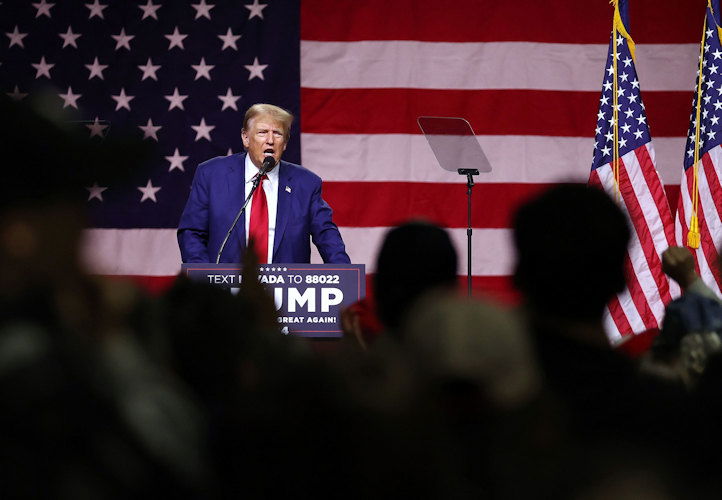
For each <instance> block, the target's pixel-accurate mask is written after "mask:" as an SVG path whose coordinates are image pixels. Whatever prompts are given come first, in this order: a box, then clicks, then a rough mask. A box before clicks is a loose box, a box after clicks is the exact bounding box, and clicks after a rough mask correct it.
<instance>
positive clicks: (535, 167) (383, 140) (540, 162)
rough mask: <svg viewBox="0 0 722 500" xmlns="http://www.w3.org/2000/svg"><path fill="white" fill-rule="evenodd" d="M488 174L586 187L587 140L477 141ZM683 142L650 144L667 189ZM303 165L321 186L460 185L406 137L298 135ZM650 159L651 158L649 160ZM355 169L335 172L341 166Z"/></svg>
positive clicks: (421, 143) (416, 140)
mask: <svg viewBox="0 0 722 500" xmlns="http://www.w3.org/2000/svg"><path fill="white" fill-rule="evenodd" d="M477 139H478V141H479V145H480V146H481V147H482V149H483V150H484V153H485V154H486V157H487V158H488V159H489V163H490V164H491V167H492V171H491V172H489V173H484V174H482V175H480V176H479V177H477V181H478V182H499V183H502V182H510V183H511V182H514V183H515V182H520V183H550V182H558V181H560V180H564V181H570V182H580V183H585V182H586V181H587V179H588V178H589V165H590V160H589V156H590V155H589V152H590V151H591V150H592V147H593V144H594V141H593V139H590V138H588V137H553V136H549V137H545V136H534V135H521V136H520V135H498V136H491V135H480V136H477ZM685 140H686V138H684V137H663V138H659V139H657V138H655V139H654V147H655V148H656V149H657V152H658V153H659V154H658V155H657V156H658V157H659V162H658V164H657V169H658V171H659V173H660V176H661V177H662V179H663V180H664V181H665V184H667V185H675V184H679V151H680V150H681V149H682V148H684V142H685ZM301 145H302V146H301V147H302V155H303V164H304V166H305V167H307V168H309V169H311V170H313V171H314V172H315V173H316V174H318V175H320V176H321V178H322V179H323V180H324V181H361V182H369V181H378V182H383V181H392V182H393V181H396V182H404V181H410V182H448V183H457V182H459V176H458V175H457V174H456V173H454V172H448V171H446V170H443V169H442V168H441V167H440V166H439V163H438V162H437V160H436V158H435V157H434V153H433V152H432V151H431V148H430V147H429V145H428V143H427V142H426V139H425V138H424V136H422V135H410V134H366V135H363V134H311V133H304V134H301ZM653 159H654V158H653ZM341 163H343V164H348V165H353V166H354V168H340V164H341Z"/></svg>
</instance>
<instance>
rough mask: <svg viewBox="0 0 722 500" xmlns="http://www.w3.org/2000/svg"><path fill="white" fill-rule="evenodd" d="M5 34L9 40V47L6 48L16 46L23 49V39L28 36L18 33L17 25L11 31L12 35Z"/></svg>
mask: <svg viewBox="0 0 722 500" xmlns="http://www.w3.org/2000/svg"><path fill="white" fill-rule="evenodd" d="M5 34H6V35H7V36H8V37H9V38H10V45H9V46H8V48H10V47H12V46H13V45H18V46H19V47H21V48H23V49H24V48H25V44H24V43H23V38H25V37H26V36H28V34H27V33H20V31H18V26H17V25H15V29H14V30H13V32H12V33H5Z"/></svg>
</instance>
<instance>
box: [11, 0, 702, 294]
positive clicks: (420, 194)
mask: <svg viewBox="0 0 722 500" xmlns="http://www.w3.org/2000/svg"><path fill="white" fill-rule="evenodd" d="M705 6H706V2H705V1H704V0H688V1H685V2H679V1H678V0H631V1H630V24H631V30H630V31H631V34H632V36H633V38H634V40H635V41H636V42H637V54H636V69H637V73H638V77H639V81H640V85H641V89H642V91H643V95H644V102H645V105H646V112H647V116H648V122H649V125H650V130H651V134H652V136H653V138H654V145H655V150H656V164H657V167H658V169H659V170H660V172H661V174H662V178H663V180H664V182H665V185H666V189H667V192H668V194H669V197H670V201H671V204H672V207H673V208H674V207H676V200H677V196H678V192H679V182H680V179H681V173H682V161H683V156H684V148H685V140H686V134H687V128H688V125H689V113H690V104H691V102H692V97H693V94H692V87H693V85H694V80H695V71H696V68H695V65H696V60H697V56H698V47H699V41H700V38H701V29H702V28H701V26H702V21H703V19H704V15H705ZM611 27H612V7H611V6H610V5H609V2H608V1H607V0H589V1H584V2H580V1H578V0H554V1H549V2H539V1H537V0H519V1H516V2H506V1H490V0H476V1H473V0H459V1H457V2H454V3H453V4H449V3H443V2H442V3H439V2H435V1H427V0H403V1H402V0H383V1H382V0H365V1H362V2H359V1H355V0H303V1H301V2H300V3H299V2H296V1H281V0H265V1H260V0H254V1H250V0H245V1H234V2H225V1H224V2H220V1H217V2H216V4H211V2H209V1H206V0H199V2H197V3H190V2H189V3H183V2H175V1H174V2H168V1H166V2H157V1H156V2H153V1H152V0H146V1H144V2H139V1H128V2H111V1H109V0H105V1H103V0H94V1H93V2H92V3H91V2H72V3H67V2H57V3H56V4H54V3H50V2H47V1H45V0H42V1H39V2H36V3H31V2H26V1H18V0H15V1H12V0H4V1H3V2H2V4H0V32H2V33H4V35H3V40H1V41H0V61H1V62H2V65H0V84H1V85H2V91H3V92H6V93H8V94H10V95H12V96H13V97H14V98H17V99H32V98H33V96H34V95H36V94H38V93H39V91H40V89H41V88H43V87H45V88H50V89H51V92H52V97H53V98H52V99H50V100H48V101H47V102H46V106H48V107H49V108H54V109H55V108H57V110H58V111H59V110H62V109H64V110H65V111H71V112H73V113H75V115H74V117H73V121H76V122H78V123H79V126H83V127H85V128H86V129H87V133H88V134H91V135H92V134H94V135H95V136H96V137H97V138H98V140H102V137H103V136H104V135H105V134H113V133H122V132H125V131H129V130H130V131H132V133H134V134H136V135H137V136H138V137H139V138H143V139H144V140H146V141H152V142H153V143H154V144H156V145H157V157H156V163H155V166H154V168H153V169H152V170H151V172H150V173H149V174H144V176H143V177H140V176H139V177H138V178H137V179H136V183H135V185H136V188H135V189H131V190H129V191H125V192H122V191H121V190H119V189H116V188H114V186H112V185H106V184H104V183H103V181H102V179H98V182H97V183H96V184H94V185H92V186H88V187H87V194H88V207H89V208H90V210H91V221H92V225H93V228H91V229H89V230H88V232H87V239H86V248H85V254H86V258H87V261H88V263H89V266H90V268H91V269H92V270H93V272H96V273H100V274H107V275H126V276H139V277H142V279H144V280H146V281H147V282H148V283H149V284H151V285H155V286H162V285H163V284H165V283H167V282H168V281H169V280H170V279H171V277H172V276H174V275H175V274H176V273H177V272H178V271H179V269H180V257H179V252H178V249H177V244H176V240H175V226H176V224H177V222H178V218H179V216H180V212H181V210H182V207H183V204H184V203H185V199H186V197H187V195H188V190H189V186H190V182H191V179H192V177H193V173H194V171H195V167H196V165H197V164H198V163H199V162H201V161H203V160H205V159H207V158H210V157H213V156H218V155H226V154H229V153H237V152H238V151H239V150H240V138H239V129H240V126H241V120H242V115H243V112H244V111H245V109H246V108H247V107H248V106H249V105H250V104H253V103H254V102H273V103H276V104H279V105H281V106H284V107H287V108H289V109H290V110H291V111H293V112H294V113H295V114H296V115H297V116H298V121H297V122H296V124H295V129H294V135H293V139H292V141H291V144H290V145H289V148H288V151H287V155H286V158H287V159H288V160H290V161H301V162H302V163H303V164H304V165H305V166H306V167H308V168H310V169H311V170H313V171H314V172H316V173H318V174H319V175H320V176H321V177H322V178H324V180H325V183H324V197H325V198H326V199H327V201H328V202H329V203H330V204H331V206H332V207H333V208H334V217H335V220H336V222H337V223H338V225H339V226H340V229H341V233H342V234H343V237H344V240H345V241H346V244H347V248H348V252H349V255H350V256H351V259H352V261H353V262H354V263H363V264H366V266H367V267H366V268H367V271H368V272H369V273H373V271H374V260H375V255H376V252H377V250H378V247H379V243H380V241H381V239H382V238H383V235H384V233H385V232H386V231H387V229H388V228H389V227H390V226H392V225H394V224H396V223H398V222H401V221H404V220H407V219H410V218H425V219H429V220H432V221H436V222H438V223H440V224H441V225H442V226H444V227H447V228H449V230H450V232H451V234H452V238H453V240H454V241H455V243H456V245H457V248H458V251H459V255H460V262H461V263H462V267H461V268H460V269H459V274H460V275H463V274H464V273H465V272H466V269H465V264H463V263H465V258H466V243H465V238H466V235H465V229H464V228H465V225H466V198H465V189H466V187H465V184H464V179H463V178H461V177H460V176H458V175H455V174H453V173H450V172H447V171H444V170H442V169H441V168H440V167H439V166H438V164H437V162H436V160H435V158H434V156H433V153H432V152H431V149H430V148H429V147H428V145H427V144H426V141H425V139H424V137H423V135H422V134H421V131H420V130H419V128H418V126H417V124H416V118H417V117H418V116H422V115H426V116H459V117H464V118H466V119H467V120H469V122H470V123H471V125H472V127H473V128H474V131H475V132H476V134H477V136H478V140H479V142H480V144H481V146H482V147H483V148H484V151H485V152H486V155H487V157H488V158H489V160H490V162H491V165H492V168H493V171H492V172H491V173H487V174H482V175H480V176H479V177H478V178H477V185H476V187H475V188H474V208H473V226H474V236H473V240H474V260H473V269H472V271H473V275H474V287H475V288H476V289H477V290H485V291H490V292H492V293H495V294H497V295H500V296H505V295H506V294H507V293H508V292H509V290H510V285H509V281H508V275H509V273H510V271H511V266H512V263H513V261H514V254H513V251H512V248H511V244H510V241H511V240H510V231H509V221H510V216H511V215H512V213H513V211H514V209H515V207H516V206H518V204H519V203H520V202H522V201H523V200H525V199H526V198H528V197H529V196H531V195H533V194H534V193H536V192H538V191H539V190H541V189H543V188H544V187H546V186H548V185H549V184H550V183H554V182H557V181H560V180H566V181H574V182H581V183H585V182H586V181H587V179H588V178H589V172H590V166H591V162H592V153H593V145H594V134H595V127H596V126H597V110H598V105H599V98H600V88H601V82H602V78H603V75H604V67H605V61H606V57H607V49H608V41H609V36H610V30H611ZM26 94H28V95H26ZM549 222H550V224H551V223H553V222H554V221H549ZM315 259H316V260H315V261H316V262H318V261H319V260H318V256H316V257H315Z"/></svg>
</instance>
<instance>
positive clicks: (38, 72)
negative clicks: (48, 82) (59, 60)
mask: <svg viewBox="0 0 722 500" xmlns="http://www.w3.org/2000/svg"><path fill="white" fill-rule="evenodd" d="M32 66H33V68H35V79H36V80H37V79H38V78H40V77H41V76H45V77H48V78H52V77H51V76H50V70H51V69H53V66H55V65H54V64H48V63H47V62H46V61H45V56H43V57H41V58H40V62H39V63H38V64H33V65H32Z"/></svg>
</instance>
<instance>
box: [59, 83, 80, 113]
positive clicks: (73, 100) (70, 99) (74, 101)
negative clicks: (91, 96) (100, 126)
mask: <svg viewBox="0 0 722 500" xmlns="http://www.w3.org/2000/svg"><path fill="white" fill-rule="evenodd" d="M58 96H60V98H62V99H63V108H67V107H68V106H72V107H73V108H75V109H78V99H80V98H81V97H83V96H82V95H81V94H73V88H72V87H70V86H68V92H67V93H65V94H58Z"/></svg>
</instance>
